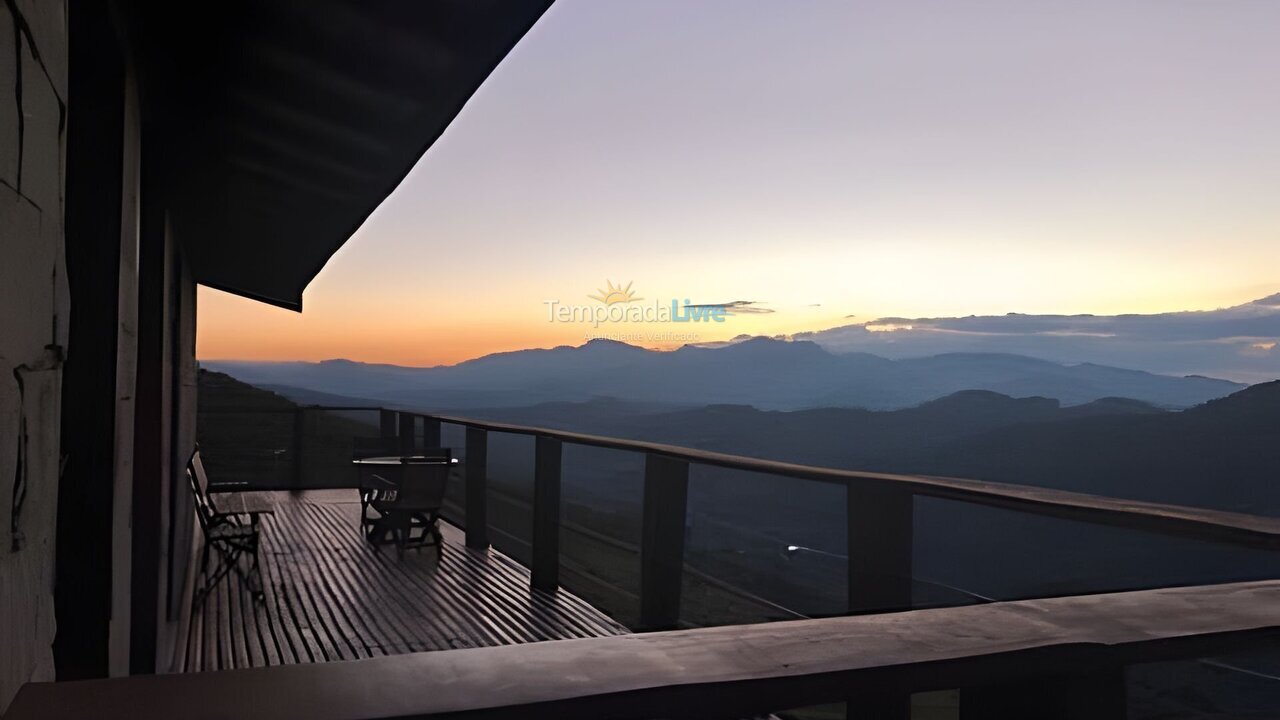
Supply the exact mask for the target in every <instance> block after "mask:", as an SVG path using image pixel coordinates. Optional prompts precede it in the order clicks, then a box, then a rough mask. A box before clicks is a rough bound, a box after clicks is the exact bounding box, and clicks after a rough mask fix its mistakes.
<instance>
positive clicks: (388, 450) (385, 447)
mask: <svg viewBox="0 0 1280 720" xmlns="http://www.w3.org/2000/svg"><path fill="white" fill-rule="evenodd" d="M399 454H400V440H399V439H398V438H386V437H353V438H351V459H352V460H364V459H365V458H371V457H393V456H396V455H399ZM385 483H386V481H385V480H383V479H382V478H380V477H379V478H376V479H375V475H374V474H373V473H370V472H366V471H362V470H361V468H359V467H358V466H357V467H356V487H357V488H358V489H359V491H360V534H361V535H364V536H366V537H367V536H368V535H369V530H370V528H371V527H373V523H374V522H375V521H376V520H377V519H378V515H377V514H376V513H374V512H373V511H372V509H371V508H370V507H369V499H370V498H371V497H373V496H374V495H376V494H377V492H378V491H379V490H383V489H385Z"/></svg>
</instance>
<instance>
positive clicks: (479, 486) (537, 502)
mask: <svg viewBox="0 0 1280 720" xmlns="http://www.w3.org/2000/svg"><path fill="white" fill-rule="evenodd" d="M306 409H309V410H323V411H330V412H340V411H376V412H378V413H379V428H380V431H381V433H382V435H383V436H384V437H386V438H388V439H389V440H390V439H392V438H395V439H396V441H397V442H398V443H399V447H400V449H401V450H402V451H403V452H406V453H410V452H413V451H414V449H415V448H416V447H418V445H417V443H418V442H419V441H418V438H419V437H421V438H422V440H421V443H422V446H425V447H438V446H440V444H441V428H442V425H444V424H451V425H456V426H460V427H462V428H465V438H466V439H465V443H466V447H465V457H466V459H467V461H466V463H465V466H464V477H465V486H466V487H465V516H464V518H463V523H462V524H463V525H464V528H465V530H466V537H467V540H466V541H467V544H468V545H469V546H471V547H477V548H481V547H487V546H488V544H489V537H488V528H489V518H488V501H489V492H488V488H487V483H488V479H489V476H488V472H487V455H488V435H489V433H505V434H510V435H523V436H529V437H532V438H534V457H533V469H534V472H533V475H534V478H533V530H532V537H531V562H530V569H531V576H532V584H533V586H534V587H535V588H536V589H539V590H542V591H547V592H552V591H554V590H555V589H556V588H557V587H558V586H559V584H560V529H561V517H560V505H561V504H560V495H561V488H560V480H561V456H562V451H563V446H564V445H566V444H573V445H582V446H588V447H596V448H604V449H609V450H618V451H625V452H633V453H640V454H642V455H643V456H644V458H645V464H644V490H643V509H642V522H641V542H640V564H641V572H640V622H639V627H638V629H643V630H661V629H670V628H675V627H677V623H678V620H679V616H680V594H681V580H682V576H683V571H684V550H685V537H684V533H685V526H684V518H685V515H686V509H687V503H688V486H689V467H690V465H695V464H696V465H706V466H713V467H720V468H728V469H733V470H741V471H747V472H753V473H764V474H769V475H776V476H782V477H788V478H795V479H799V480H807V481H812V482H820V483H829V484H835V485H842V486H844V487H845V489H846V493H845V497H846V501H845V506H846V522H847V525H848V528H847V538H848V540H847V544H848V550H847V558H848V560H847V565H848V567H847V573H848V576H847V580H848V610H849V612H851V613H867V612H882V611H887V610H902V609H909V608H910V607H911V590H912V575H913V573H912V555H913V535H914V528H913V514H914V513H913V508H914V501H915V498H916V497H933V498H942V499H946V500H952V501H959V502H965V503H972V504H975V505H982V506H987V507H995V508H1004V509H1009V510H1014V511H1018V512H1022V513H1030V514H1035V515H1041V516H1048V517H1054V518H1062V519H1068V520H1075V521H1081V522H1085V523H1092V524H1097V525H1108V526H1117V527H1123V528H1130V529H1136V530H1142V531H1148V532H1154V533H1160V534H1164V535H1169V536H1174V537H1180V538H1192V539H1198V540H1207V541H1213V542H1218V543H1226V544H1230V545H1235V546H1240V547H1247V548H1254V549H1263V550H1275V549H1277V548H1280V518H1273V517H1264V516H1256V515H1247V514H1241V513H1232V512H1224V511H1218V510H1210V509H1205V508H1195V507H1186V506H1179V505H1168V504H1161V503H1151V502H1140V501H1134V500H1122V499H1117V498H1110V497H1102V496H1097V495H1089V494H1084V493H1076V492H1068V491H1062V490H1054V489H1048V488H1039V487H1031V486H1022V485H1010V484H1003V483H994V482H985V481H979V480H966V479H959V478H948V477H933V476H920V475H896V474H889V473H874V472H860V471H853V470H841V469H836V468H827V467H816V466H810V465H799V464H795V463H787V462H778V461H773V460H764V459H759V458H750V457H744V456H741V455H730V454H725V453H717V452H709V451H704V450H696V449H691V448H684V447H677V446H673V445H665V444H661V443H653V442H646V441H642V440H627V439H621V438H615V437H605V436H599V435H590V434H585V433H578V432H570V431H565V430H556V429H552V428H542V427H531V426H525V425H512V424H508V423H502V422H492V421H483V420H476V419H472V418H464V417H455V416H450V415H439V414H429V413H420V412H413V411H407V410H392V409H387V408H381V407H360V406H351V407H328V406H314V407H310V408H306ZM419 427H420V428H421V434H420V435H419Z"/></svg>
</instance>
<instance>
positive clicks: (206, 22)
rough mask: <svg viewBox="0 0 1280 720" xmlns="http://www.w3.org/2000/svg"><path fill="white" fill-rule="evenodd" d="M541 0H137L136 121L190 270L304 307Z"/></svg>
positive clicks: (546, 0)
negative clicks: (155, 139)
mask: <svg viewBox="0 0 1280 720" xmlns="http://www.w3.org/2000/svg"><path fill="white" fill-rule="evenodd" d="M550 4H551V0H432V1H430V2H423V1H419V0H382V1H380V2H355V1H350V2H338V1H334V0H318V1H317V0H271V1H270V2H246V1H241V2H230V3H223V4H220V5H218V6H216V8H213V7H212V6H210V8H205V9H204V10H202V11H201V12H200V13H192V12H190V8H189V7H188V6H186V5H185V4H183V3H154V4H150V3H148V4H146V5H145V6H144V7H146V9H145V10H141V11H139V12H138V13H137V16H136V17H137V18H138V20H139V21H140V26H141V31H142V32H143V34H144V37H145V47H146V48H147V50H146V53H145V55H144V57H143V59H142V62H143V64H144V67H143V68H142V78H143V80H142V83H143V91H144V93H143V99H144V121H146V122H151V123H152V124H151V127H152V128H153V129H160V130H162V133H161V137H162V138H163V145H164V148H165V151H164V157H163V158H162V159H161V160H160V161H159V162H161V163H162V164H163V165H164V178H165V187H164V189H163V191H164V193H165V197H166V204H167V208H168V211H169V222H170V227H171V228H172V231H173V233H174V236H175V237H176V238H177V239H178V241H179V242H180V243H181V245H182V248H183V252H184V254H185V256H186V258H187V261H188V263H189V264H190V267H191V269H192V272H193V274H194V277H195V279H196V281H197V282H199V283H201V284H204V285H208V286H210V287H214V288H218V289H221V290H225V291H227V292H231V293H235V294H237V295H243V296H245V297H249V298H253V299H255V300H260V301H263V302H267V303H272V304H275V305H279V306H282V307H286V308H290V309H293V310H301V308H302V292H303V290H304V289H305V288H306V287H307V284H308V283H310V282H311V280H312V278H314V277H315V276H316V274H317V273H319V272H320V270H321V268H323V267H324V265H325V263H326V262H327V261H328V260H329V258H330V257H331V256H332V255H333V254H334V252H336V251H337V250H338V248H340V247H341V246H342V244H343V243H345V242H346V241H347V239H348V238H350V237H351V235H352V233H354V232H355V230H356V229H357V228H358V227H359V226H360V225H361V224H362V223H363V222H364V220H365V218H367V217H368V216H369V214H370V213H371V212H373V210H374V209H375V208H376V207H377V206H378V204H379V203H381V202H382V200H383V199H384V198H386V197H387V196H388V195H389V194H390V193H391V191H392V190H394V189H395V187H396V186H397V185H398V184H399V183H400V181H401V180H402V179H403V178H404V176H405V175H406V174H407V173H408V172H409V170H410V169H411V168H412V167H413V166H414V164H415V163H416V162H417V161H418V159H419V158H420V157H421V156H422V154H423V153H424V152H426V150H427V149H428V148H429V147H431V145H432V143H434V142H435V140H436V139H437V138H438V137H440V135H441V133H443V132H444V130H445V128H446V127H448V125H449V123H450V122H451V121H452V120H453V118H454V117H455V116H456V115H457V114H458V112H459V111H460V110H461V109H462V107H463V105H464V104H466V102H467V100H468V99H469V98H470V97H471V95H472V94H473V93H474V92H475V91H476V89H477V88H478V87H479V86H480V84H481V83H482V82H484V80H485V78H486V77H488V75H489V73H490V72H492V70H493V69H494V67H495V66H496V65H497V64H498V63H499V62H500V61H501V60H502V58H503V57H504V56H506V54H507V52H508V51H510V50H511V48H512V47H513V46H514V45H515V43H516V42H517V41H519V40H520V38H521V37H522V36H523V35H524V34H525V32H526V31H527V30H528V29H529V28H530V27H531V26H532V25H533V23H534V22H535V21H537V19H538V18H539V17H540V16H541V15H542V13H543V12H544V11H545V10H546V9H547V7H548V6H549V5H550ZM156 125H159V126H160V127H159V128H155V126H156ZM146 127H147V126H146V125H144V132H145V133H146V135H147V136H148V137H150V136H151V135H153V134H154V133H152V132H151V131H148V130H145V128H146ZM144 142H145V140H144Z"/></svg>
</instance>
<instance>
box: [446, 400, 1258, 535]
mask: <svg viewBox="0 0 1280 720" xmlns="http://www.w3.org/2000/svg"><path fill="white" fill-rule="evenodd" d="M471 414H472V415H473V416H477V417H480V418H485V419H493V420H499V421H503V422H510V423H515V424H523V425H534V426H541V427H554V428H558V429H565V430H573V431H578V432H588V433H595V434H601V435H611V436H617V437H625V438H631V439H637V440H649V441H654V442H662V443H669V444H673V445H682V446H686V447H695V448H700V449H706V450H715V451H717V452H726V453H732V454H737V455H748V456H756V457H765V458H768V459H772V460H782V461H787V462H798V463H804V464H809V465H822V466H829V467H843V468H848V469H855V470H872V471H880V472H897V473H917V474H929V475H950V476H954V477H968V478H976V479H982V480H994V481H999V482H1007V483H1014V484H1022V485H1038V486H1044V487H1055V488H1059V489H1064V490H1073V491H1078V492H1088V493H1096V494H1099V495H1111V496H1117V497H1126V498H1133V499H1141V500H1150V501H1153V502H1169V503H1176V504H1183V505H1196V506H1200V507H1215V508H1220V509H1224V510H1234V511H1239V512H1250V513H1259V514H1275V515H1280V482H1277V481H1276V476H1275V470H1276V469H1277V468H1280V381H1277V382H1271V383H1264V384H1261V385H1255V386H1253V387H1250V388H1248V389H1245V390H1242V391H1240V392H1237V393H1235V394H1233V395H1231V396H1229V397H1226V398H1221V399H1218V400H1213V401H1210V402H1207V403H1205V404H1203V405H1199V406H1196V407H1193V408H1190V409H1187V410H1183V411H1180V412H1178V411H1165V410H1161V409H1159V408H1156V407H1155V406H1152V405H1149V404H1146V403H1141V402H1137V401H1133V400H1127V399H1121V398H1106V399H1102V400H1097V401H1094V402H1091V403H1087V404H1084V405H1076V406H1069V407H1068V406H1062V405H1061V404H1060V403H1058V402H1057V401H1056V400H1050V399H1047V398H1038V397H1032V398H1019V399H1015V398H1011V397H1008V396H1005V395H1000V394H998V393H993V392H988V391H981V390H968V391H963V392H959V393H955V394H953V395H949V396H947V397H945V398H941V399H938V400H934V401H931V402H927V403H924V404H922V405H920V406H918V407H914V408H907V409H902V410H894V411H868V410H854V409H841V408H825V409H815V410H798V411H791V412H779V411H763V410H758V409H756V408H752V407H747V406H742V405H711V406H707V407H702V408H688V409H662V408H654V407H645V406H637V405H635V404H632V403H627V402H623V401H620V400H612V399H597V400H593V401H590V402H585V403H546V404H541V405H535V406H531V407H521V408H502V409H498V408H491V409H477V410H474V411H472V413H471Z"/></svg>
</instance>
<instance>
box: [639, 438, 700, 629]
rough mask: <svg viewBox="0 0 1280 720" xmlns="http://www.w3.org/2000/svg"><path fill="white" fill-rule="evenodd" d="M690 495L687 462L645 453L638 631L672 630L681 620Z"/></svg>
mask: <svg viewBox="0 0 1280 720" xmlns="http://www.w3.org/2000/svg"><path fill="white" fill-rule="evenodd" d="M688 499H689V463H687V462H685V461H683V460H678V459H676V458H671V457H667V456H664V455H655V454H649V455H646V456H645V463H644V511H643V513H644V514H643V520H642V524H641V536H640V629H641V630H671V629H674V628H675V627H676V626H677V624H678V623H679V621H680V588H681V584H682V582H683V580H684V534H685V513H686V510H687V508H688Z"/></svg>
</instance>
